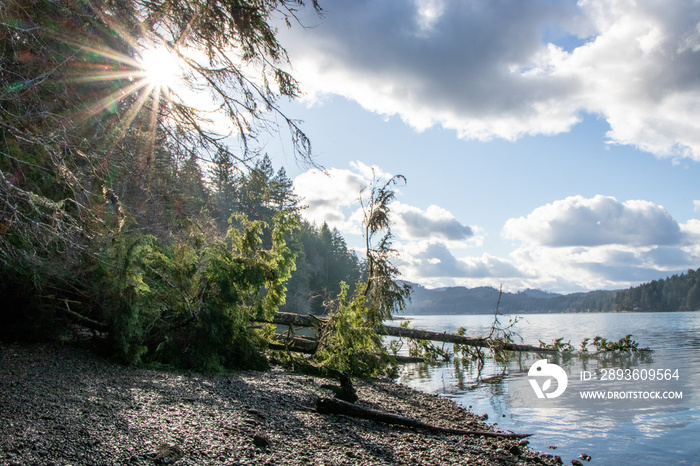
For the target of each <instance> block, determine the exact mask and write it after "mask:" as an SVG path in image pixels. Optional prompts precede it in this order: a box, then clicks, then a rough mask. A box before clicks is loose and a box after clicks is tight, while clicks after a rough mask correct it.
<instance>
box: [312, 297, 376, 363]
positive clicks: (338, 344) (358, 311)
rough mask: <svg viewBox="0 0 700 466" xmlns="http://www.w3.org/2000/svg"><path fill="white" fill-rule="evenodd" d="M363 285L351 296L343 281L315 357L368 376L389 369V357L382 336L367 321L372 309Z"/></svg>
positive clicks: (322, 361) (321, 361) (320, 361)
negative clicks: (368, 303)
mask: <svg viewBox="0 0 700 466" xmlns="http://www.w3.org/2000/svg"><path fill="white" fill-rule="evenodd" d="M360 289H361V287H357V290H358V291H356V292H355V294H354V295H353V297H352V299H350V300H348V297H347V292H348V286H347V285H346V284H345V283H342V284H341V290H340V294H339V295H338V298H337V300H336V301H335V302H334V303H333V309H332V310H331V312H330V313H329V314H328V319H329V320H328V324H327V325H326V326H324V329H323V333H322V335H321V337H320V344H319V349H318V351H317V353H316V355H315V358H316V360H317V361H318V362H319V364H320V365H321V366H322V367H324V368H329V369H335V370H338V371H340V372H343V373H345V374H347V375H350V376H357V377H368V376H373V375H377V374H378V373H380V372H382V371H383V370H386V367H387V364H388V363H389V357H388V354H387V352H386V349H385V348H384V346H383V345H382V342H381V338H380V337H379V335H378V334H377V332H376V331H375V330H374V328H373V326H372V325H369V324H368V319H369V318H370V316H369V313H370V312H371V311H370V309H369V308H368V307H367V301H366V298H365V297H364V295H363V294H362V293H361V292H360Z"/></svg>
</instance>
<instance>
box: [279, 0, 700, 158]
mask: <svg viewBox="0 0 700 466" xmlns="http://www.w3.org/2000/svg"><path fill="white" fill-rule="evenodd" d="M324 8H326V14H325V18H324V19H323V20H318V19H312V18H307V19H305V22H306V23H308V24H309V25H312V26H314V27H312V28H309V29H305V30H302V29H301V28H293V29H292V30H290V31H283V32H282V34H283V36H284V37H283V43H285V44H286V45H287V48H288V50H289V52H290V55H291V59H292V63H293V64H294V67H295V69H294V74H295V76H297V77H298V78H300V80H301V82H302V86H303V89H304V90H305V91H306V92H307V93H308V96H309V98H314V97H318V96H323V95H328V94H337V95H342V96H345V97H347V98H350V99H353V100H355V101H357V102H359V103H360V104H361V105H362V106H364V107H365V108H366V109H368V110H371V111H374V112H377V113H380V114H384V115H399V116H400V117H401V118H402V119H403V120H404V121H406V122H407V123H408V124H410V125H411V126H413V127H414V128H416V129H417V130H423V129H426V128H429V127H431V126H434V125H440V126H443V127H445V128H449V129H453V130H455V131H456V132H457V133H458V135H459V136H460V137H463V138H476V139H489V138H493V137H499V138H506V139H515V138H518V137H520V136H523V135H525V134H554V133H560V132H564V131H568V130H569V129H571V127H572V126H573V125H575V124H576V123H577V122H578V121H580V119H581V115H582V113H585V112H590V113H594V114H598V115H601V116H603V117H604V118H605V119H606V120H607V121H608V122H609V124H610V126H611V130H610V132H609V133H608V137H609V138H610V141H611V142H613V143H619V144H629V145H633V146H636V147H639V148H640V149H642V150H645V151H649V152H652V153H654V154H657V155H659V156H669V157H675V158H680V157H689V158H692V159H695V160H700V119H698V118H696V116H697V109H698V108H699V107H700V81H699V80H698V79H697V76H698V75H700V55H699V54H700V4H698V3H697V2H687V1H683V0H668V1H665V2H663V5H662V4H659V2H658V1H655V0H637V1H634V0H587V1H581V2H578V3H574V2H573V1H563V2H522V1H519V0H511V1H506V2H491V1H488V0H475V1H470V2H444V1H441V0H416V1H415V2H388V1H379V2H371V3H369V2H368V1H367V0H356V1H353V2H334V3H328V4H326V5H324ZM552 30H556V31H559V36H557V37H551V38H550V39H551V40H552V41H553V42H555V43H556V42H557V41H558V40H559V39H562V38H571V37H573V38H574V39H576V40H577V45H578V46H577V47H573V48H571V47H567V49H566V50H565V49H564V48H563V47H561V46H559V45H556V44H553V43H548V42H547V41H545V40H543V36H545V31H552ZM562 43H563V42H562Z"/></svg>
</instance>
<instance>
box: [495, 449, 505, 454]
mask: <svg viewBox="0 0 700 466" xmlns="http://www.w3.org/2000/svg"><path fill="white" fill-rule="evenodd" d="M496 453H500V454H502V455H505V454H506V451H505V450H504V449H503V448H499V449H498V450H496Z"/></svg>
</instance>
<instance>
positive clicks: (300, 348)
mask: <svg viewBox="0 0 700 466" xmlns="http://www.w3.org/2000/svg"><path fill="white" fill-rule="evenodd" d="M268 347H269V348H270V349H274V350H283V351H294V352H295V353H303V354H316V349H318V340H312V339H310V338H302V337H293V338H286V337H284V336H281V335H277V336H275V338H274V340H273V342H272V343H270V344H269V345H268Z"/></svg>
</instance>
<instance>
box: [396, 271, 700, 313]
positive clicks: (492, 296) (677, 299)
mask: <svg viewBox="0 0 700 466" xmlns="http://www.w3.org/2000/svg"><path fill="white" fill-rule="evenodd" d="M412 286H413V290H414V292H413V298H412V302H411V304H409V306H408V308H407V309H406V314H408V315H411V314H488V313H492V312H493V311H494V310H495V309H496V304H497V303H498V290H497V289H496V288H492V287H486V286H482V287H478V288H465V287H462V286H455V287H449V288H437V289H433V290H430V289H427V288H425V287H423V286H420V285H415V284H414V285H412ZM499 310H500V311H501V312H502V313H503V314H515V313H524V314H527V313H547V312H611V311H615V312H629V311H637V312H665V311H695V310H700V268H698V269H697V270H692V269H690V270H688V272H687V273H683V274H680V275H673V276H671V277H667V278H665V279H660V280H653V281H651V282H649V283H644V284H642V285H639V286H636V287H631V288H629V289H627V290H617V291H590V292H588V293H572V294H567V295H561V294H556V293H549V292H546V291H541V290H525V291H519V292H517V293H503V295H502V296H501V303H500V306H499Z"/></svg>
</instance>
